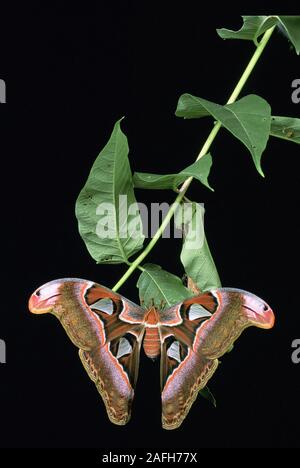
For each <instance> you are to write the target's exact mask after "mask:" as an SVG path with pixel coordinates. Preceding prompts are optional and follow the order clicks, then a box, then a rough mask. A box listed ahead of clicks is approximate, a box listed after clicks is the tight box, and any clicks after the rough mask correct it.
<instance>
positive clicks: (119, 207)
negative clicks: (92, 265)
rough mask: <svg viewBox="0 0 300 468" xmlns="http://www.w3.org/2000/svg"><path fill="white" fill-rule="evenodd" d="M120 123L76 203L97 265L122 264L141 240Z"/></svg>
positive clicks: (126, 150) (83, 231) (80, 230)
mask: <svg viewBox="0 0 300 468" xmlns="http://www.w3.org/2000/svg"><path fill="white" fill-rule="evenodd" d="M120 122H121V121H120V120H119V121H118V122H117V123H116V124H115V126H114V129H113V132H112V134H111V137H110V139H109V141H108V143H107V144H106V146H105V147H104V148H103V150H102V151H101V152H100V154H99V155H98V157H97V159H96V161H95V162H94V164H93V167H92V169H91V172H90V174H89V176H88V179H87V181H86V184H85V186H84V187H83V189H82V190H81V192H80V194H79V197H78V199H77V202H76V216H77V219H78V225H79V232H80V235H81V237H82V239H83V240H84V242H85V244H86V247H87V249H88V251H89V253H90V255H91V256H92V257H93V259H94V260H96V262H97V263H123V262H128V258H129V257H130V256H131V255H133V254H135V253H136V252H138V251H139V250H140V249H141V248H142V246H143V241H144V235H143V233H142V221H141V218H140V214H139V211H138V206H137V204H136V199H135V196H134V191H133V184H132V174H131V170H130V165H129V160H128V151H129V149H128V143H127V138H126V136H125V135H124V133H123V132H122V130H121V127H120Z"/></svg>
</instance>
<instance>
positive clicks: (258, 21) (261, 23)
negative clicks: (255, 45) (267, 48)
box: [217, 16, 278, 41]
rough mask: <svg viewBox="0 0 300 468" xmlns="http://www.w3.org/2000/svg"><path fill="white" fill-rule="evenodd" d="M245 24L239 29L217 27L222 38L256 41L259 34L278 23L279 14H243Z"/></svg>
mask: <svg viewBox="0 0 300 468" xmlns="http://www.w3.org/2000/svg"><path fill="white" fill-rule="evenodd" d="M242 18H243V26H242V27H241V29H239V30H238V31H232V30H230V29H225V28H222V29H217V33H218V34H219V36H220V37H221V38H222V39H244V40H248V41H256V40H257V39H258V37H259V36H261V35H262V34H263V33H264V32H266V31H267V30H268V29H269V28H271V27H272V26H274V24H277V22H278V18H277V16H242Z"/></svg>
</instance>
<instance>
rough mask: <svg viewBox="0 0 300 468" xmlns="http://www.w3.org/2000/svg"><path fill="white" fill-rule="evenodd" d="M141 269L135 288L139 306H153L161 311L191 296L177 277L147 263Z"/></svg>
mask: <svg viewBox="0 0 300 468" xmlns="http://www.w3.org/2000/svg"><path fill="white" fill-rule="evenodd" d="M143 268H144V271H143V272H142V274H141V275H140V277H139V280H138V282H137V287H138V288H139V295H140V301H141V304H143V305H144V306H145V307H151V306H152V305H155V306H156V307H158V308H160V309H163V308H164V307H171V306H172V305H173V304H177V303H178V302H180V301H182V300H183V299H186V298H187V297H191V296H192V295H193V294H192V293H191V291H189V290H188V289H187V288H186V287H185V286H183V284H182V282H181V280H180V279H179V278H178V277H177V276H175V275H173V274H172V273H168V272H167V271H165V270H163V269H162V268H161V267H160V266H159V265H154V264H152V263H147V264H146V265H143Z"/></svg>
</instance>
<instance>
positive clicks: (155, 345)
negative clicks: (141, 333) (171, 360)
mask: <svg viewBox="0 0 300 468" xmlns="http://www.w3.org/2000/svg"><path fill="white" fill-rule="evenodd" d="M143 346H144V351H145V354H146V356H147V357H149V358H150V359H155V358H157V357H158V356H159V355H160V337H159V332H158V328H157V327H153V328H152V327H151V328H150V327H146V332H145V338H144V342H143Z"/></svg>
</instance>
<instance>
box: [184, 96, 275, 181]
mask: <svg viewBox="0 0 300 468" xmlns="http://www.w3.org/2000/svg"><path fill="white" fill-rule="evenodd" d="M176 115H177V117H184V118H186V119H196V118H201V117H205V116H208V115H211V116H213V117H214V118H215V119H216V120H218V121H219V122H221V124H222V125H223V127H225V128H226V129H227V130H228V131H229V132H230V133H232V134H233V135H234V136H235V137H236V138H237V139H238V140H240V141H241V142H242V143H244V145H245V146H246V147H247V148H248V150H249V151H250V153H251V156H252V159H253V161H254V164H255V167H256V169H257V170H258V172H259V173H260V174H261V175H262V176H263V175H264V174H263V172H262V169H261V165H260V160H261V155H262V153H263V151H264V150H265V148H266V145H267V141H268V138H269V134H270V125H271V108H270V106H269V104H268V103H267V101H265V100H264V99H262V98H261V97H259V96H256V95H254V94H250V95H248V96H245V97H243V98H242V99H240V100H239V101H236V102H234V103H233V104H226V105H225V106H221V105H219V104H215V103H213V102H210V101H207V100H206V99H202V98H199V97H196V96H192V95H191V94H183V95H182V96H180V98H179V101H178V105H177V109H176Z"/></svg>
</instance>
